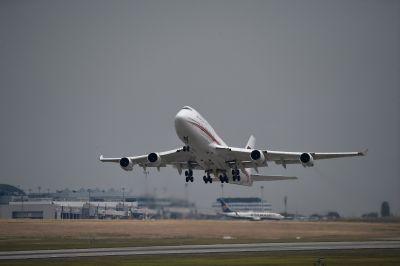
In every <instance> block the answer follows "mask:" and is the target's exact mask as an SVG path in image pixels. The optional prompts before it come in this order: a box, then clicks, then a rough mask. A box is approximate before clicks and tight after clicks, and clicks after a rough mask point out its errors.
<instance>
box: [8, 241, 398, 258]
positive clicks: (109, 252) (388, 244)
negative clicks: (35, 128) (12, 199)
mask: <svg viewBox="0 0 400 266" xmlns="http://www.w3.org/2000/svg"><path fill="white" fill-rule="evenodd" d="M391 248H400V241H365V242H308V243H305V242H302V243H257V244H217V245H185V246H151V247H125V248H91V249H59V250H28V251H2V252H0V260H17V259H18V260H21V259H44V258H75V257H100V256H133V255H163V254H205V253H236V252H260V251H263V252H269V251H305V250H344V249H347V250H348V249H391Z"/></svg>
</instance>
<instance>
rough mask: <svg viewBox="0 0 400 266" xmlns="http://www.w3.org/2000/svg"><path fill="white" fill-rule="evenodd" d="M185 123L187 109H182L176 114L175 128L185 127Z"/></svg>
mask: <svg viewBox="0 0 400 266" xmlns="http://www.w3.org/2000/svg"><path fill="white" fill-rule="evenodd" d="M185 124H186V119H185V110H181V111H179V112H178V113H177V114H176V116H175V128H176V129H177V130H178V129H179V128H183V127H184V126H185Z"/></svg>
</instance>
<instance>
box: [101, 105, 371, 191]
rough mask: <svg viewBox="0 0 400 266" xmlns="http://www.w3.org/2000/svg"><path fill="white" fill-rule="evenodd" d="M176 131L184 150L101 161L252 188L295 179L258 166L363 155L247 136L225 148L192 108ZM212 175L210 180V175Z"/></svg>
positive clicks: (129, 168)
mask: <svg viewBox="0 0 400 266" xmlns="http://www.w3.org/2000/svg"><path fill="white" fill-rule="evenodd" d="M175 130H176V133H177V135H178V137H179V138H180V139H181V140H182V142H183V143H184V146H183V147H179V148H176V149H173V150H169V151H164V152H152V153H149V154H145V155H140V156H127V157H119V158H105V157H103V155H101V156H100V161H102V162H114V163H119V165H120V166H121V168H122V169H124V170H126V171H132V170H133V166H134V165H139V166H140V167H143V170H144V171H146V168H148V167H155V168H157V170H160V168H161V167H166V166H167V165H171V166H173V167H175V168H176V169H177V170H178V173H179V174H180V175H181V174H182V171H183V170H185V176H186V182H189V181H190V182H193V170H203V171H204V176H203V181H204V182H205V183H212V182H213V181H220V182H222V183H224V182H225V183H229V182H230V183H233V184H237V185H245V186H251V185H252V184H253V182H254V181H273V180H288V179H297V177H294V176H281V175H259V174H253V173H252V170H254V171H255V172H257V173H258V168H259V167H267V166H268V162H275V163H276V164H279V165H282V166H283V167H284V168H286V166H287V165H288V164H301V165H303V166H304V167H311V166H313V165H314V160H320V159H331V158H338V157H353V156H364V155H365V154H366V152H367V150H365V151H363V152H339V153H317V152H286V151H271V150H259V149H255V141H256V140H255V138H254V137H253V136H250V139H249V140H248V142H247V144H246V146H245V147H244V148H236V147H230V146H228V145H227V144H226V143H225V142H224V141H223V140H222V139H221V138H220V137H219V136H218V135H217V133H216V132H215V130H214V129H213V128H212V127H211V126H210V124H209V123H208V122H207V121H206V120H205V119H204V118H203V117H202V116H201V115H200V114H199V113H198V112H197V111H196V110H194V109H193V108H192V107H189V106H185V107H183V108H182V109H181V110H180V111H179V112H178V114H177V115H176V117H175ZM211 175H213V177H212V176H211Z"/></svg>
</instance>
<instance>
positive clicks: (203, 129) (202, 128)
mask: <svg viewBox="0 0 400 266" xmlns="http://www.w3.org/2000/svg"><path fill="white" fill-rule="evenodd" d="M188 122H189V123H190V124H192V125H194V126H196V127H198V128H200V130H201V131H203V132H204V133H206V135H207V136H208V137H210V139H211V140H212V141H214V142H215V143H217V144H218V145H221V143H219V141H218V140H217V139H216V138H215V137H214V136H213V135H212V134H211V133H210V132H209V131H208V130H207V129H206V128H204V127H203V126H201V125H199V124H197V123H195V122H192V121H188Z"/></svg>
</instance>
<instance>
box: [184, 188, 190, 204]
mask: <svg viewBox="0 0 400 266" xmlns="http://www.w3.org/2000/svg"><path fill="white" fill-rule="evenodd" d="M185 201H186V206H187V205H189V184H188V183H185Z"/></svg>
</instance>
